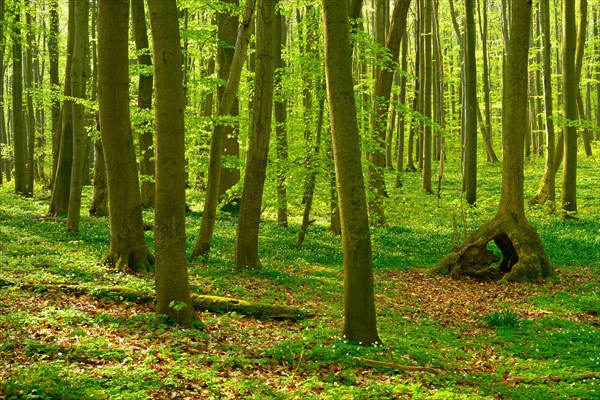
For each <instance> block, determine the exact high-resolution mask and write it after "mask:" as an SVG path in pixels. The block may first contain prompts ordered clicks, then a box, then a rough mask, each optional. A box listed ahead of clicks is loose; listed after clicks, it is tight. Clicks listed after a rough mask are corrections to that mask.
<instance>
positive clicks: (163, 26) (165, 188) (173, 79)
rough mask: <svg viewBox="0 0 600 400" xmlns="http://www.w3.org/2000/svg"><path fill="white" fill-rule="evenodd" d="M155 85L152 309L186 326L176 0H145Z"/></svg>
mask: <svg viewBox="0 0 600 400" xmlns="http://www.w3.org/2000/svg"><path fill="white" fill-rule="evenodd" d="M148 11H149V13H150V26H151V28H152V52H153V56H154V80H155V82H154V83H155V87H156V208H155V228H154V238H155V247H156V251H155V256H156V279H155V281H156V312H157V313H158V314H166V315H169V316H171V317H173V318H175V319H176V320H177V323H178V324H180V325H190V324H191V322H192V315H193V307H192V301H191V298H190V288H189V282H188V274H187V266H186V263H187V258H186V254H185V249H186V241H185V181H186V172H185V140H184V133H185V126H184V116H185V94H184V91H183V56H182V53H181V47H180V40H181V39H180V36H179V20H178V11H177V3H176V1H175V0H149V1H148Z"/></svg>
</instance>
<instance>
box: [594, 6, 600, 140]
mask: <svg viewBox="0 0 600 400" xmlns="http://www.w3.org/2000/svg"><path fill="white" fill-rule="evenodd" d="M598 25H600V20H599V19H598V7H596V8H594V37H595V38H596V41H595V46H594V48H595V53H596V140H600V40H598V38H600V29H598Z"/></svg>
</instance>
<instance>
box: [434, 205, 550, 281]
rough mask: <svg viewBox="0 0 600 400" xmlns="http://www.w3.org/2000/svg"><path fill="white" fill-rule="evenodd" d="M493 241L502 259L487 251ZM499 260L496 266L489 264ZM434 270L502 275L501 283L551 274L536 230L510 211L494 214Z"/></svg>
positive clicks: (487, 276) (486, 276) (494, 277)
mask: <svg viewBox="0 0 600 400" xmlns="http://www.w3.org/2000/svg"><path fill="white" fill-rule="evenodd" d="M492 241H493V242H494V243H495V244H496V246H498V248H499V249H500V251H501V252H502V259H500V258H499V257H498V256H496V255H495V254H494V253H493V252H492V251H490V250H488V248H487V245H488V243H490V242H492ZM498 261H500V264H499V265H498V266H497V267H495V266H493V265H492V264H494V263H496V262H498ZM434 271H436V272H442V273H446V274H450V276H452V277H454V278H458V277H460V276H463V275H469V276H475V277H479V278H483V279H488V280H497V278H501V281H503V282H515V281H516V282H523V281H536V280H543V279H545V278H548V277H551V276H553V275H554V269H553V267H552V264H551V263H550V260H549V259H548V257H547V256H546V252H545V250H544V246H543V244H542V240H541V239H540V236H539V235H538V233H537V231H536V229H535V228H534V227H533V225H531V224H530V223H529V222H528V221H527V220H526V219H525V218H516V217H513V215H511V214H509V213H498V214H496V216H495V217H494V218H492V219H491V220H490V221H488V222H487V223H485V224H484V225H483V226H482V227H481V228H479V229H478V230H477V231H475V232H473V234H471V236H470V237H468V238H467V239H466V240H465V241H464V243H463V244H462V245H461V246H460V247H458V248H456V249H455V250H453V251H452V252H451V253H450V254H448V255H447V256H446V257H444V259H442V261H440V263H439V265H438V266H437V267H435V268H434Z"/></svg>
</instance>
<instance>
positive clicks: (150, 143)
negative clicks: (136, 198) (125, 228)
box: [131, 0, 154, 207]
mask: <svg viewBox="0 0 600 400" xmlns="http://www.w3.org/2000/svg"><path fill="white" fill-rule="evenodd" d="M131 20H132V23H133V36H134V38H135V49H136V51H137V52H138V56H137V62H138V64H139V65H140V66H141V67H143V68H144V69H143V73H141V74H140V75H139V77H138V92H137V97H138V98H137V106H138V107H139V109H140V111H141V114H142V122H141V123H140V125H139V126H138V127H137V131H138V132H139V135H138V142H139V152H140V175H141V177H142V182H141V196H142V207H153V206H154V137H153V131H154V129H153V128H154V127H153V126H152V118H151V117H150V113H151V109H152V71H151V69H152V57H151V56H150V48H149V46H148V28H147V27H146V12H145V11H144V0H131Z"/></svg>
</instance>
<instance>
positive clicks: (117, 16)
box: [98, 0, 154, 274]
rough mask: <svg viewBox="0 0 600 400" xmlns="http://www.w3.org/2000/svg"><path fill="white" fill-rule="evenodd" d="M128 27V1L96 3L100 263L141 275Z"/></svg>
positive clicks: (145, 263)
mask: <svg viewBox="0 0 600 400" xmlns="http://www.w3.org/2000/svg"><path fill="white" fill-rule="evenodd" d="M128 27H129V1H122V0H102V1H100V2H98V103H99V106H100V129H101V134H102V144H103V148H104V157H105V161H106V172H107V177H108V189H109V190H108V194H109V206H110V248H109V250H108V255H107V256H106V262H108V263H110V264H114V265H115V266H116V268H117V269H119V270H126V271H133V272H135V273H140V274H146V273H148V272H150V270H151V268H152V264H153V263H154V259H153V257H152V255H151V254H150V252H149V250H148V246H147V245H146V242H145V241H144V227H143V221H142V204H141V198H140V189H139V180H138V173H137V169H136V165H135V154H134V147H133V137H132V133H131V119H130V114H129V70H128V62H129V61H128Z"/></svg>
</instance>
